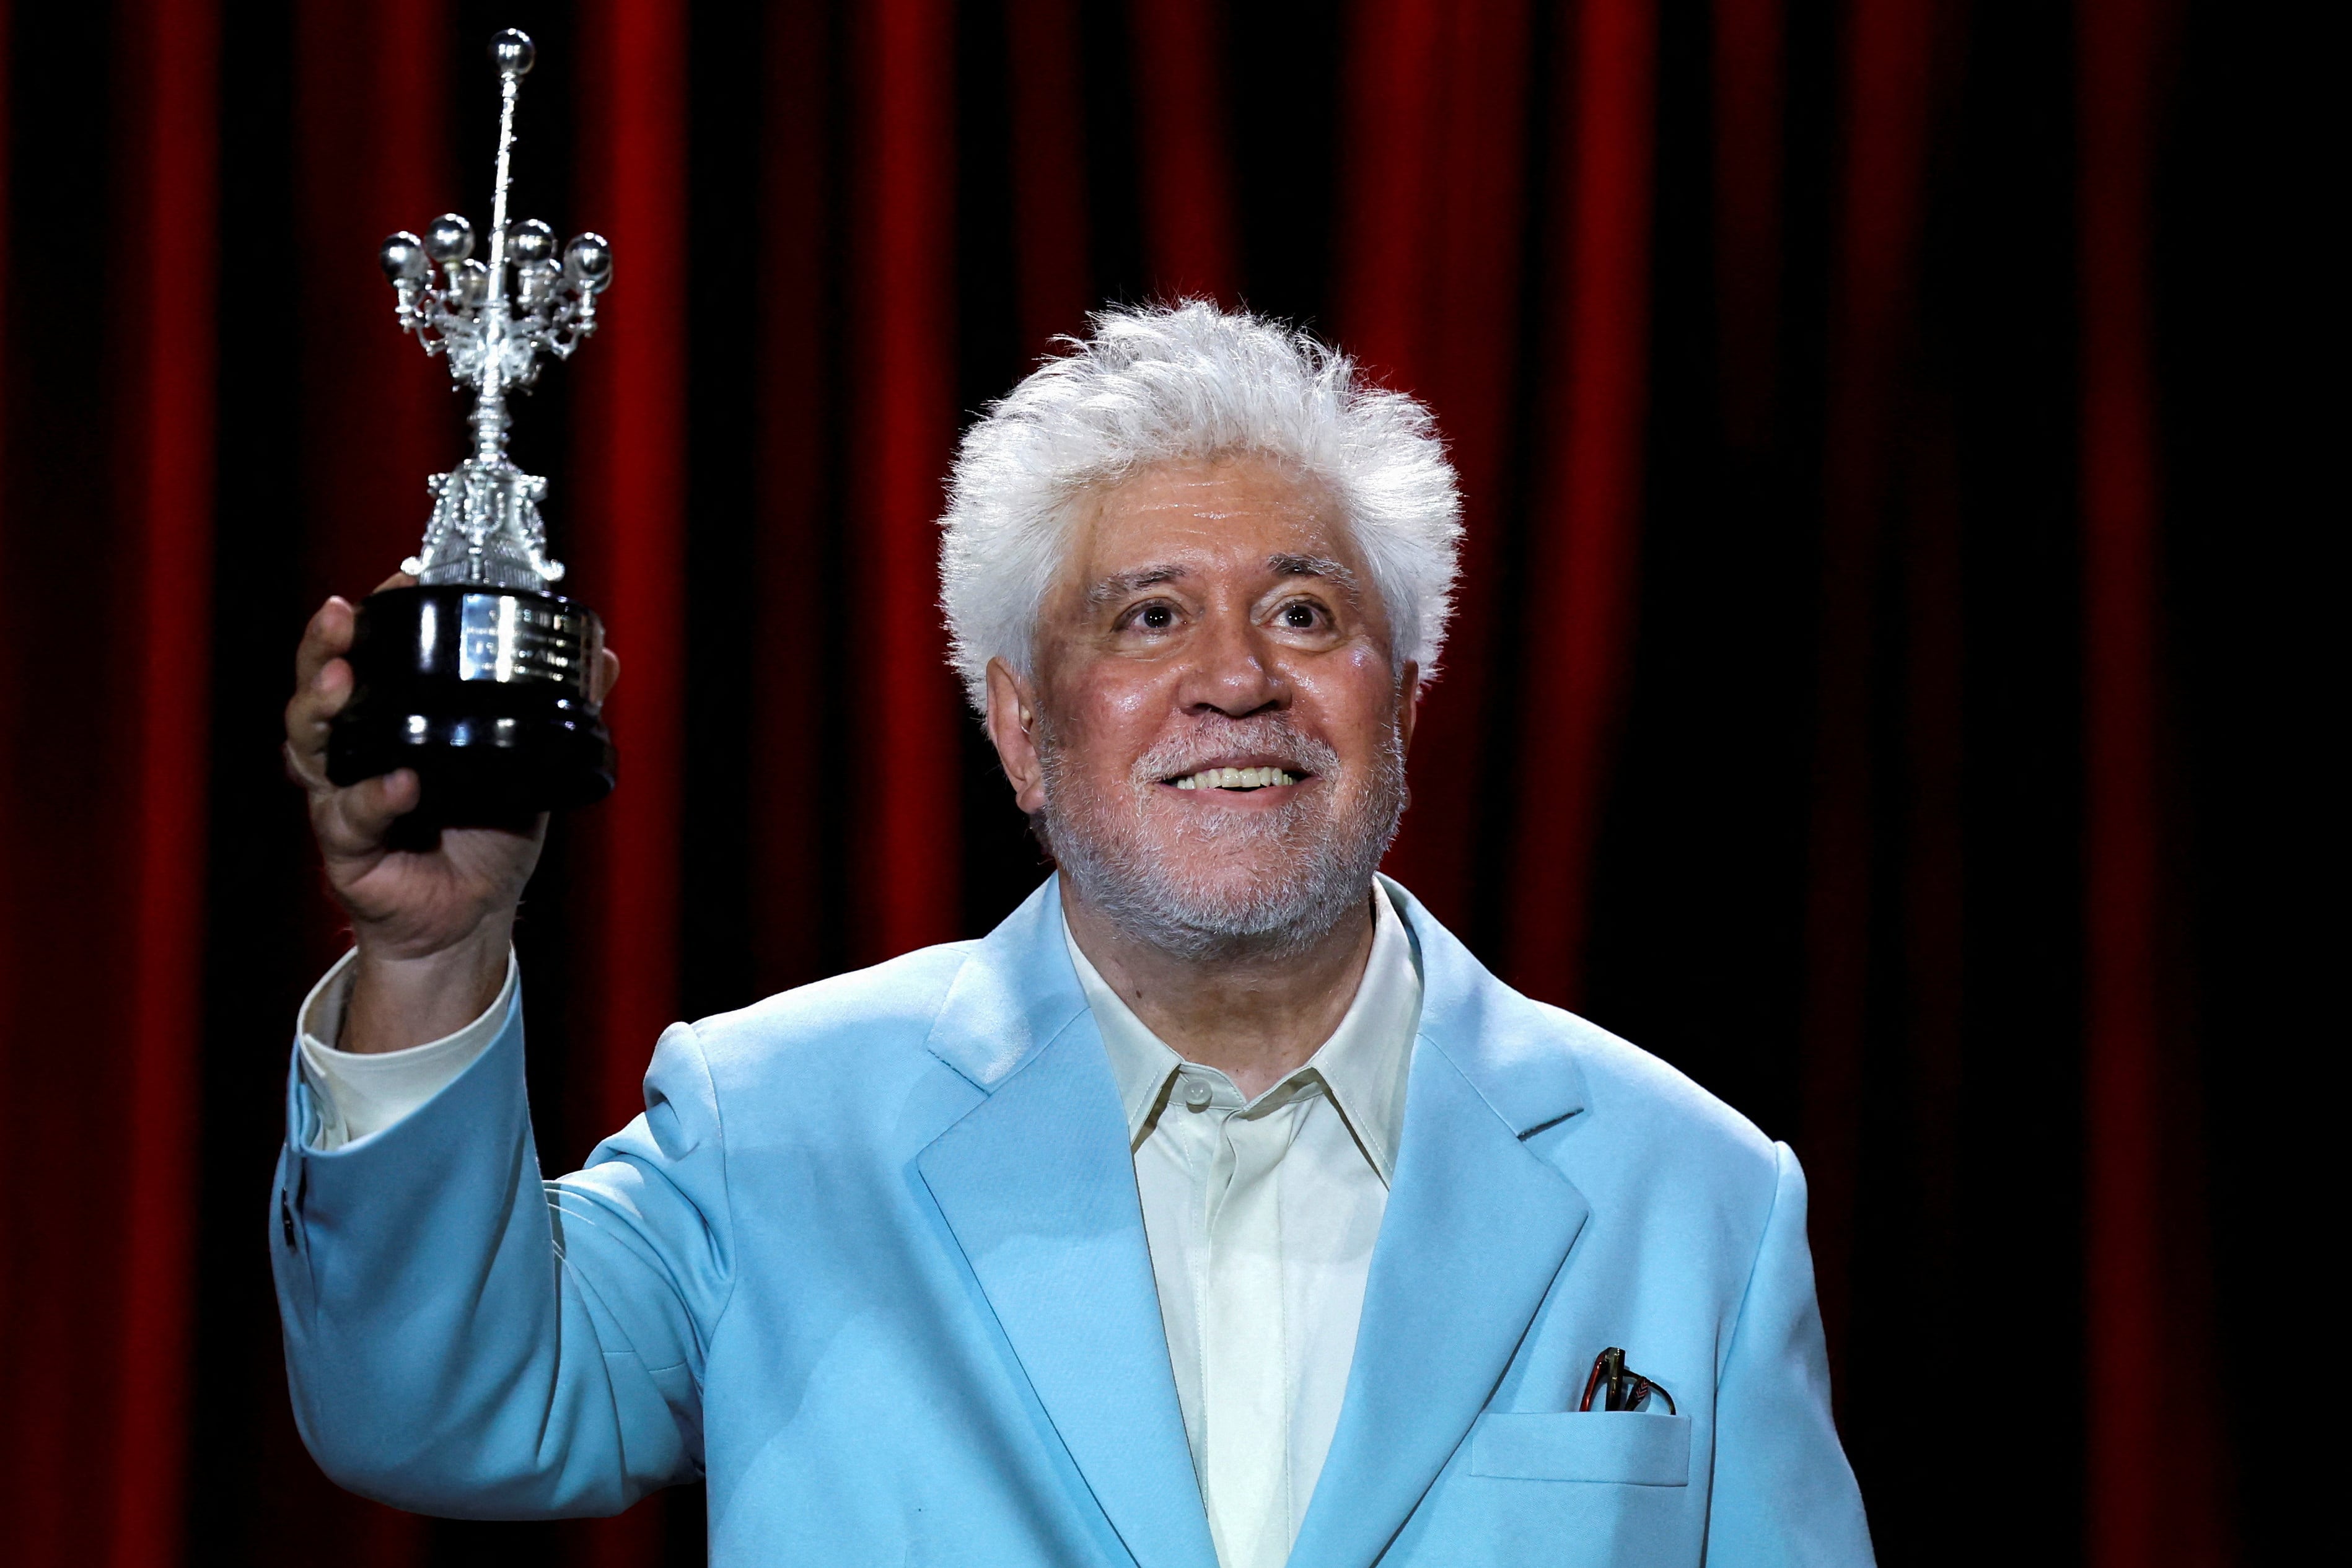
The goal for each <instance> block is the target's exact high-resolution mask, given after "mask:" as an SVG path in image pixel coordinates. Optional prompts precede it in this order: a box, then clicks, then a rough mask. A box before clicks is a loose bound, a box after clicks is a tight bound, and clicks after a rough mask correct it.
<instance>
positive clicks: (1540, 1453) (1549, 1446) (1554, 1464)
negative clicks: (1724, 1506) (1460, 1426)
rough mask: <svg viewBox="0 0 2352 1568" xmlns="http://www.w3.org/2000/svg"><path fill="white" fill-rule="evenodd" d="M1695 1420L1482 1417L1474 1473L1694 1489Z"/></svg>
mask: <svg viewBox="0 0 2352 1568" xmlns="http://www.w3.org/2000/svg"><path fill="white" fill-rule="evenodd" d="M1690 1425H1691V1424H1690V1417H1689V1416H1653V1415H1650V1414H1649V1413H1648V1412H1646V1411H1634V1410H1612V1411H1607V1412H1602V1411H1599V1410H1592V1411H1571V1412H1570V1413H1568V1414H1566V1415H1536V1416H1515V1415H1503V1414H1498V1413H1489V1414H1487V1415H1485V1416H1479V1417H1478V1425H1477V1427H1475V1429H1474V1430H1473V1431H1472V1433H1471V1435H1470V1473H1471V1474H1472V1475H1474V1476H1486V1477H1489V1478H1491V1479H1496V1480H1521V1481H1613V1482H1615V1483H1616V1484H1618V1485H1620V1486H1636V1487H1679V1486H1688V1485H1689V1484H1690V1438H1691V1434H1690Z"/></svg>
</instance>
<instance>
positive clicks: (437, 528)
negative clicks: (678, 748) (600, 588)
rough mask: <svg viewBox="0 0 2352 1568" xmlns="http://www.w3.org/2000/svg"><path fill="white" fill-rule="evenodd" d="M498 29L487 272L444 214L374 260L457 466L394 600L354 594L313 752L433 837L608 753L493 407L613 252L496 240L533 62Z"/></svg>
mask: <svg viewBox="0 0 2352 1568" xmlns="http://www.w3.org/2000/svg"><path fill="white" fill-rule="evenodd" d="M535 53H536V52H535V50H534V49H533V48H532V46H531V41H530V38H529V37H526V36H524V35H523V34H522V33H520V32H517V31H515V30H514V29H512V28H509V29H508V30H506V31H505V32H502V33H500V34H499V35H498V37H495V38H493V39H491V40H490V60H491V63H492V64H493V65H494V66H496V67H497V68H498V74H499V149H498V172H497V178H496V180H495V182H494V183H493V185H492V195H491V202H490V227H489V244H488V253H489V254H488V259H487V261H484V260H479V259H477V258H476V257H475V256H474V248H475V246H474V229H473V225H471V224H469V223H467V221H466V219H465V218H464V217H462V216H460V215H458V214H456V213H445V214H442V215H441V216H440V217H437V218H436V219H434V220H433V222H432V223H431V224H429V225H426V226H425V233H424V234H423V235H421V236H420V235H415V234H412V233H409V232H407V231H405V230H403V231H402V232H400V233H398V234H395V235H393V236H392V237H391V238H389V239H387V240H385V241H384V242H383V249H382V251H381V252H380V253H379V255H378V258H377V259H378V260H379V262H380V263H381V264H382V266H383V271H384V276H385V277H387V278H388V279H389V280H390V281H391V283H392V287H393V292H394V301H395V304H394V313H395V316H396V318H397V319H398V321H399V323H400V327H401V329H402V330H404V331H406V332H412V333H414V334H415V337H416V340H417V341H418V342H419V343H421V344H422V345H423V346H424V349H425V352H426V353H428V354H434V355H438V356H440V357H441V358H443V359H444V360H445V361H446V362H447V364H448V366H449V374H450V377H451V379H452V380H453V381H455V382H456V383H457V386H458V387H459V388H460V389H462V390H464V391H467V392H471V393H472V394H473V399H474V410H473V413H472V415H471V417H470V419H469V421H468V423H469V424H470V426H471V428H472V433H473V451H472V454H471V455H469V456H468V457H467V458H466V459H465V461H463V462H461V463H459V464H458V465H457V466H456V467H455V468H453V469H451V470H450V471H449V472H448V473H446V474H436V475H433V476H430V477H429V478H427V479H426V481H425V488H426V490H427V491H428V492H429V493H430V494H431V496H432V497H433V515H432V517H431V520H430V521H429V522H428V523H427V524H426V526H425V541H424V544H423V545H422V546H421V547H420V548H419V549H418V551H417V553H416V554H415V555H413V556H411V557H409V558H408V559H406V560H404V561H403V562H401V570H403V571H404V572H406V573H408V574H409V575H411V576H413V577H415V579H416V584H415V586H414V587H409V588H396V589H388V590H385V591H383V592H380V593H375V594H371V595H370V596H369V597H368V599H367V600H366V601H365V602H363V603H362V605H361V606H360V609H359V622H358V627H357V632H356V635H355V636H354V638H353V641H352V653H351V661H352V674H353V675H354V677H355V680H354V684H353V686H352V698H351V701H350V703H349V704H348V705H347V706H345V707H344V709H343V711H342V713H341V715H340V716H338V717H337V718H336V721H335V726H334V730H333V733H332V735H331V738H330V740H329V743H328V750H327V773H328V777H329V778H331V779H333V780H334V781H335V782H336V783H338V784H354V783H357V782H358V781H360V780H361V779H368V778H373V777H374V776H375V775H377V774H380V773H387V772H390V771H391V770H392V769H394V768H415V769H416V771H417V774H418V776H419V778H420V779H422V781H423V785H424V794H423V802H422V805H421V806H420V808H419V810H421V811H422V812H423V813H425V815H426V816H428V817H429V818H432V819H434V820H436V821H467V820H496V819H504V818H510V817H513V816H515V815H518V814H521V813H528V812H531V811H539V810H549V809H552V808H561V807H569V806H579V805H586V804H588V803H590V802H592V801H594V800H602V799H603V798H604V796H605V795H607V794H609V793H610V792H611V791H612V789H613V783H614V751H613V741H612V737H611V735H610V734H609V733H608V732H607V731H606V729H605V727H604V719H603V716H602V714H601V712H600V703H599V695H600V694H599V693H598V691H597V689H596V684H595V683H596V681H597V679H598V668H597V667H598V665H599V664H600V663H601V662H602V659H603V655H604V623H603V622H601V621H600V620H599V619H598V618H597V616H596V612H594V611H593V610H590V609H589V608H588V607H587V606H585V605H583V604H581V603H579V602H578V601H574V600H571V599H567V598H564V597H562V595H559V594H557V593H554V592H552V591H551V588H552V586H553V585H554V584H555V583H556V582H558V581H560V580H562V576H563V563H562V562H561V561H558V560H554V559H551V558H550V557H549V555H548V553H547V531H546V528H545V525H544V524H543V522H542V521H541V517H540V511H539V504H540V502H541V501H542V500H544V499H545V498H546V496H547V481H546V480H545V479H543V478H541V477H540V476H537V475H535V474H526V473H524V472H523V471H522V470H521V469H520V468H519V467H517V466H516V465H514V463H513V462H512V461H511V460H510V459H509V457H508V456H507V450H506V448H507V431H508V427H509V424H510V423H511V421H510V420H509V416H508V413H507V402H508V399H509V397H510V396H511V395H512V394H514V393H516V392H522V391H526V390H528V389H529V388H530V386H531V385H532V383H533V382H536V381H537V380H538V379H539V372H540V369H541V366H542V365H543V364H544V363H545V361H546V360H547V359H549V358H553V359H557V360H568V359H570V358H571V357H572V353H573V351H574V350H577V349H578V348H579V347H580V345H581V344H582V343H583V342H584V341H586V340H587V339H588V337H589V335H590V334H591V333H593V332H594V331H595V329H596V299H597V297H598V296H599V295H601V294H602V293H604V290H605V288H606V287H609V286H610V285H611V283H612V281H613V252H612V247H611V246H608V245H606V244H605V242H604V238H603V237H602V236H601V235H594V234H583V235H579V236H578V237H577V238H575V239H573V240H572V243H571V244H570V245H568V246H565V247H564V249H563V255H562V259H560V260H559V259H558V258H557V256H556V254H555V231H554V230H553V229H551V228H550V227H549V226H548V225H546V224H543V223H541V222H540V221H539V220H538V219H536V218H532V219H529V220H527V221H525V222H522V223H518V224H515V225H511V226H509V224H508V221H507V196H508V189H509V183H510V175H511V172H512V163H513V154H514V123H515V105H516V103H517V101H518V100H519V99H520V96H521V92H522V78H524V77H525V76H526V75H527V74H529V72H530V68H531V66H532V64H533V61H534V58H535Z"/></svg>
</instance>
